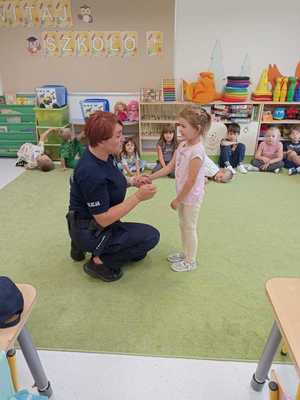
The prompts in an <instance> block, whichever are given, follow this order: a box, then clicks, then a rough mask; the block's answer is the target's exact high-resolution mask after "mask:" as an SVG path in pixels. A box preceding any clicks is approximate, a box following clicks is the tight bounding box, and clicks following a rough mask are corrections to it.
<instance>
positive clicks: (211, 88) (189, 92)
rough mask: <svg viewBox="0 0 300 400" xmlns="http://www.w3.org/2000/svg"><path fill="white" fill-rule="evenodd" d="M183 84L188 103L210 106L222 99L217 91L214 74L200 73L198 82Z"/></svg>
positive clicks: (185, 82) (184, 82)
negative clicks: (209, 104)
mask: <svg viewBox="0 0 300 400" xmlns="http://www.w3.org/2000/svg"><path fill="white" fill-rule="evenodd" d="M182 84H183V93H184V97H185V99H186V100H188V101H193V102H195V103H200V104H208V103H211V102H212V101H215V100H219V99H220V98H221V95H220V93H217V91H216V87H215V82H214V74H213V73H212V72H200V74H199V78H198V81H197V82H192V83H188V82H187V81H183V82H182Z"/></svg>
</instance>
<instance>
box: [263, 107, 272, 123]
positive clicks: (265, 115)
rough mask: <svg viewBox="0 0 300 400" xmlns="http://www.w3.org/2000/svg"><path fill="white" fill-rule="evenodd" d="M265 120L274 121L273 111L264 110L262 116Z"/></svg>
mask: <svg viewBox="0 0 300 400" xmlns="http://www.w3.org/2000/svg"><path fill="white" fill-rule="evenodd" d="M262 120H263V122H272V121H273V115H272V112H271V111H270V110H269V111H264V112H263V116H262Z"/></svg>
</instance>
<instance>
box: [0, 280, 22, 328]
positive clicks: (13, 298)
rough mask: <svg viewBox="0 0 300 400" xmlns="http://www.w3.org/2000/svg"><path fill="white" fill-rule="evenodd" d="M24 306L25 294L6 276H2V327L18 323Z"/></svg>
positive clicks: (0, 301) (0, 281)
mask: <svg viewBox="0 0 300 400" xmlns="http://www.w3.org/2000/svg"><path fill="white" fill-rule="evenodd" d="M23 308H24V299H23V295H22V293H21V292H20V290H19V289H18V287H17V286H16V285H15V284H14V282H13V281H12V280H11V279H9V278H7V277H6V276H0V328H9V327H11V326H14V325H17V324H18V323H19V321H20V318H21V313H22V311H23Z"/></svg>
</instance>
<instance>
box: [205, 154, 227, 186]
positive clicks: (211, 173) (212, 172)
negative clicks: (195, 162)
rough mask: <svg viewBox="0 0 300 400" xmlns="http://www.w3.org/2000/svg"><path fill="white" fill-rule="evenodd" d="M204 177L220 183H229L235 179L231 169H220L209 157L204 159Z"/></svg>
mask: <svg viewBox="0 0 300 400" xmlns="http://www.w3.org/2000/svg"><path fill="white" fill-rule="evenodd" d="M204 175H205V177H206V178H207V179H211V180H213V181H215V182H218V183H227V182H230V181H231V180H232V178H233V173H232V171H231V170H230V169H228V168H219V167H218V166H217V164H215V163H214V162H213V160H212V159H211V158H209V157H208V156H206V157H205V159H204Z"/></svg>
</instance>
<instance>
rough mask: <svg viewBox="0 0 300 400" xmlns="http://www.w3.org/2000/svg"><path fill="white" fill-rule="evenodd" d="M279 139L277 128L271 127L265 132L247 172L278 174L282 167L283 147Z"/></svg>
mask: <svg viewBox="0 0 300 400" xmlns="http://www.w3.org/2000/svg"><path fill="white" fill-rule="evenodd" d="M279 138H280V130H279V128H278V127H275V126H272V127H271V128H269V129H268V130H267V132H266V135H265V140H264V141H262V142H260V144H259V146H258V148H257V150H256V153H255V156H254V157H255V158H254V160H252V161H251V164H252V165H249V166H248V171H257V172H258V171H262V172H263V171H268V172H274V173H275V174H278V173H279V172H280V169H281V168H282V167H283V161H282V159H283V146H282V143H281V142H280V141H279Z"/></svg>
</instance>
